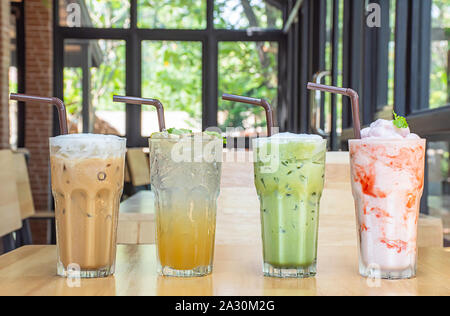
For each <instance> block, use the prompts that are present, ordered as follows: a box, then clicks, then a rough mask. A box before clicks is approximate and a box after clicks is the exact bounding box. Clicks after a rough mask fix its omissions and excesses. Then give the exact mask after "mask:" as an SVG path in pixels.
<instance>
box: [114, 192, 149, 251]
mask: <svg viewBox="0 0 450 316" xmlns="http://www.w3.org/2000/svg"><path fill="white" fill-rule="evenodd" d="M154 201H155V197H154V194H153V192H151V191H140V192H138V193H137V194H135V195H134V196H132V197H131V198H129V199H128V200H126V201H124V202H123V203H121V204H120V213H119V227H118V229H117V242H118V243H119V244H125V245H140V244H153V243H155V204H154Z"/></svg>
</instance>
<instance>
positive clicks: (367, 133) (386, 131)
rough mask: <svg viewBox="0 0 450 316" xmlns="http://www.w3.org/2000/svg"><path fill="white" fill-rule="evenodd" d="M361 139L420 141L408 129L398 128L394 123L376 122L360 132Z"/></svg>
mask: <svg viewBox="0 0 450 316" xmlns="http://www.w3.org/2000/svg"><path fill="white" fill-rule="evenodd" d="M361 138H362V139H420V137H419V136H417V135H416V134H413V133H411V131H410V129H409V127H406V128H398V127H397V126H395V125H394V121H387V120H378V121H376V122H374V123H372V124H371V125H370V127H367V128H365V129H363V130H362V131H361Z"/></svg>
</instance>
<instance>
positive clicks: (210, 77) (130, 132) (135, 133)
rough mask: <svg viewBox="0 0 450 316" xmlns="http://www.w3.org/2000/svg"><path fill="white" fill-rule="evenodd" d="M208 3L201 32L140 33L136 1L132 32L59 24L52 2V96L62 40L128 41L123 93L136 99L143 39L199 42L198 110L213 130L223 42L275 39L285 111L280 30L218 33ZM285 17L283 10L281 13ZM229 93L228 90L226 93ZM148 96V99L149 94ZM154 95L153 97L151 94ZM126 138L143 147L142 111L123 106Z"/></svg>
mask: <svg viewBox="0 0 450 316" xmlns="http://www.w3.org/2000/svg"><path fill="white" fill-rule="evenodd" d="M206 1H207V27H206V29H203V30H183V29H140V28H138V27H137V9H138V8H137V0H130V4H131V7H130V28H126V29H125V28H124V29H101V28H91V27H89V28H88V27H82V28H70V27H61V26H60V25H59V1H57V0H54V1H53V3H54V7H53V12H54V13H53V18H54V52H55V53H54V92H55V96H57V97H59V98H63V94H64V93H63V82H64V80H63V79H64V78H63V69H64V60H63V59H64V40H65V39H105V40H124V41H125V42H126V94H127V95H130V96H138V97H140V96H141V94H142V88H141V81H142V80H141V60H142V59H141V57H142V56H141V54H142V52H141V48H142V41H145V40H167V41H196V42H201V43H202V47H203V48H202V53H203V57H202V65H203V66H202V79H203V80H202V81H203V83H202V91H203V97H202V103H203V104H202V109H203V121H202V125H203V128H204V129H205V128H207V127H210V126H217V112H218V100H219V95H218V45H219V42H221V41H246V42H256V41H273V42H277V43H278V45H279V47H280V49H279V57H278V61H279V63H278V64H279V73H278V76H279V87H280V88H279V93H278V99H279V102H278V104H279V105H280V107H283V106H284V105H285V104H286V98H285V97H284V96H283V92H284V91H283V88H282V87H283V86H285V83H286V79H285V78H286V77H287V71H288V68H287V67H286V65H285V64H284V61H285V60H286V51H285V50H284V49H282V48H284V47H286V36H285V34H284V33H283V32H282V31H281V30H264V31H255V32H252V33H251V34H249V33H247V31H246V30H222V29H215V28H214V0H206ZM283 12H284V16H286V12H287V11H286V9H283ZM230 92H232V91H230ZM147 97H151V96H147ZM153 97H157V96H153ZM54 133H55V134H58V133H59V130H58V124H56V118H55V124H54ZM126 137H127V139H128V146H129V147H145V146H147V145H148V143H147V139H146V138H144V137H142V135H141V107H140V106H136V105H128V106H127V107H126Z"/></svg>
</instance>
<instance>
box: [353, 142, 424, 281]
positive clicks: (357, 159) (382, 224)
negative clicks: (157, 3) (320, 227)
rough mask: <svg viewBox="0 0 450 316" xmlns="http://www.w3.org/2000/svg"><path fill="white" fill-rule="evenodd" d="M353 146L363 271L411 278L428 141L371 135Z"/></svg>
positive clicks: (370, 275)
mask: <svg viewBox="0 0 450 316" xmlns="http://www.w3.org/2000/svg"><path fill="white" fill-rule="evenodd" d="M349 144H350V157H351V172H352V189H353V196H354V199H355V206H356V218H357V228H358V241H359V262H360V264H359V270H360V274H361V275H362V276H365V277H378V278H383V279H407V278H412V277H414V276H415V275H416V265H417V244H416V243H417V222H418V218H419V210H420V199H421V197H422V192H423V184H424V166H425V148H426V141H425V140H423V139H399V140H389V139H376V138H374V139H373V138H368V139H363V140H351V141H350V143H349Z"/></svg>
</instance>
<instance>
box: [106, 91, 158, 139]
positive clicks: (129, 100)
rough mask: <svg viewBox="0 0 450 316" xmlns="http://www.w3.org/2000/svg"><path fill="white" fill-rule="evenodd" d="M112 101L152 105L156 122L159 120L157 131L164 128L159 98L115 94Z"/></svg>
mask: <svg viewBox="0 0 450 316" xmlns="http://www.w3.org/2000/svg"><path fill="white" fill-rule="evenodd" d="M113 101H114V102H120V103H126V104H137V105H142V104H146V105H153V106H154V107H156V111H157V112H158V122H159V131H160V132H163V131H165V130H166V121H165V119H164V106H163V105H162V103H161V102H160V101H159V100H156V99H143V98H137V97H121V96H118V95H115V96H114V97H113Z"/></svg>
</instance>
